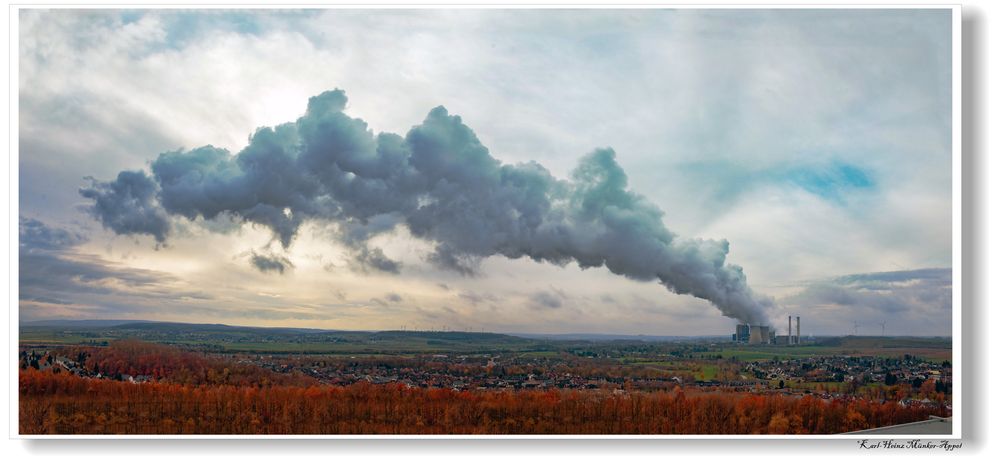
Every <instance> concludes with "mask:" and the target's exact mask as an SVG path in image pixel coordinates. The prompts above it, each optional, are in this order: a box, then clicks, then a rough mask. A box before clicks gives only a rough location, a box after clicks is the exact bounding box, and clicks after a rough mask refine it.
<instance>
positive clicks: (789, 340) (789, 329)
mask: <svg viewBox="0 0 999 456" xmlns="http://www.w3.org/2000/svg"><path fill="white" fill-rule="evenodd" d="M791 343H792V342H791V316H790V315H788V316H787V344H788V345H791Z"/></svg>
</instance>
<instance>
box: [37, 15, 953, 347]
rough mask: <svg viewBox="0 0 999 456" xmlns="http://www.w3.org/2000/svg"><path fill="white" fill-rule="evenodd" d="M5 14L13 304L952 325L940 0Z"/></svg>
mask: <svg viewBox="0 0 999 456" xmlns="http://www.w3.org/2000/svg"><path fill="white" fill-rule="evenodd" d="M19 27H20V28H19V83H20V88H19V90H20V91H19V93H20V96H19V119H18V120H19V124H18V125H19V127H18V133H19V141H20V142H19V145H20V150H19V151H18V153H19V155H18V157H19V189H18V190H19V205H20V208H19V215H20V218H19V220H20V245H19V261H20V268H19V274H20V280H19V290H20V291H19V297H20V299H19V311H20V319H21V320H22V321H24V320H38V319H52V318H116V319H152V320H165V321H188V322H218V323H228V324H248V325H262V326H297V327H318V328H338V329H398V328H402V327H406V328H408V329H426V328H441V327H444V326H447V327H448V328H452V329H476V330H479V329H484V330H487V331H506V332H545V333H566V332H602V333H619V334H620V333H628V334H657V335H667V334H675V335H699V334H728V333H731V332H732V328H733V324H734V323H735V322H736V321H739V320H761V321H773V322H775V323H777V324H778V328H781V327H782V323H781V322H782V321H784V320H785V319H786V316H787V315H788V314H794V315H801V316H802V332H803V334H846V333H852V332H853V331H854V321H858V322H859V323H860V328H859V330H858V332H859V333H861V334H880V333H881V325H880V322H883V321H884V322H887V323H886V331H887V332H888V333H889V334H915V333H923V334H928V335H949V334H950V331H951V329H950V328H951V312H952V309H951V264H952V261H951V253H952V252H951V242H952V237H951V236H952V231H951V221H952V218H951V210H952V194H951V186H952V178H951V159H952V154H951V134H952V128H951V83H952V75H951V41H950V37H951V18H950V12H949V11H948V10H924V11H908V10H884V11H881V10H857V11H848V10H834V11H830V10H803V11H795V10H735V11H726V10H707V11H706V10H679V11H665V10H623V11H612V10H520V11H504V10H443V11H442V10H319V11H270V10H263V11H241V12H217V11H207V10H203V11H193V12H191V11H116V10H100V11H74V10H55V11H40V10H26V11H22V12H21V15H20V20H19Z"/></svg>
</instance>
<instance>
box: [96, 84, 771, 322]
mask: <svg viewBox="0 0 999 456" xmlns="http://www.w3.org/2000/svg"><path fill="white" fill-rule="evenodd" d="M346 103H347V98H346V95H345V94H344V93H343V92H342V91H340V90H334V91H329V92H325V93H323V94H320V95H318V96H316V97H313V98H311V99H310V100H309V104H308V109H307V111H306V114H305V115H304V116H303V117H301V118H299V119H298V120H297V121H296V122H294V123H287V124H283V125H279V126H277V127H273V128H261V129H258V130H257V131H256V132H255V133H254V134H253V136H252V137H251V139H250V144H249V145H248V146H247V147H246V148H245V149H243V150H242V151H240V152H239V153H238V154H235V155H233V154H230V153H229V152H228V151H225V150H222V149H218V148H215V147H212V146H204V147H200V148H197V149H193V150H189V151H175V152H166V153H163V154H161V155H160V156H159V157H158V158H157V159H156V160H155V161H153V163H152V164H151V166H150V170H151V174H146V173H145V172H143V171H123V172H122V173H120V174H119V175H118V176H117V178H116V179H115V180H113V181H110V182H97V181H94V182H92V184H91V186H90V187H88V188H85V189H82V190H81V194H82V195H83V196H84V197H86V198H90V199H92V200H94V205H93V206H92V214H93V215H94V216H95V217H96V218H97V219H98V220H100V221H101V222H102V223H103V224H104V226H105V227H107V228H109V229H111V230H113V231H115V232H116V233H120V234H142V233H145V234H149V235H152V236H153V237H154V238H156V240H157V241H158V242H164V241H165V240H166V238H167V235H168V234H169V232H170V230H169V219H168V218H167V214H170V215H173V216H183V217H186V218H188V219H191V220H194V219H197V218H199V217H202V218H204V219H208V220H210V219H214V218H216V217H218V216H220V215H222V214H226V215H227V216H231V217H235V218H236V219H238V220H242V221H244V222H248V223H254V224H258V225H262V226H266V227H268V228H269V229H270V230H271V231H272V232H273V233H274V235H275V237H276V238H277V239H278V240H279V241H280V243H281V244H282V245H283V246H284V247H288V246H289V245H290V244H291V243H292V242H293V240H294V238H295V236H296V234H297V233H298V230H299V228H300V227H301V225H302V223H304V222H305V221H308V220H314V221H323V222H326V223H331V224H336V225H337V226H339V227H340V229H338V230H336V232H337V233H339V239H340V240H341V241H342V242H343V243H344V244H345V245H346V246H348V247H349V248H351V249H353V250H354V251H355V255H354V260H355V262H356V263H357V264H359V265H362V267H363V268H368V267H370V268H373V269H377V270H382V271H388V272H398V269H399V268H398V266H399V265H398V263H397V262H394V261H393V260H390V259H388V258H387V257H385V255H384V253H383V252H381V251H380V250H377V249H376V248H373V247H369V246H368V241H369V240H370V239H371V238H372V237H373V236H375V235H377V234H378V233H383V232H386V231H388V230H391V229H394V228H395V227H396V226H403V227H405V228H406V229H407V230H408V231H409V232H410V233H411V234H412V235H414V236H415V237H417V238H421V239H424V240H427V241H429V242H431V243H433V244H434V252H433V253H432V254H431V255H430V257H429V260H430V261H432V262H434V263H436V264H437V265H439V266H442V267H445V268H449V269H452V270H456V271H459V272H462V273H465V274H471V273H474V271H475V268H476V267H477V265H478V263H479V261H480V260H481V259H482V258H485V257H489V256H492V255H503V256H505V257H508V258H521V257H529V258H531V259H533V260H535V261H539V262H540V261H544V262H549V263H553V264H556V265H566V264H568V263H570V262H576V263H577V264H579V265H580V266H581V267H583V268H590V267H601V266H603V267H606V268H608V269H609V270H610V271H612V272H614V273H615V274H619V275H623V276H626V277H629V278H632V279H635V280H642V281H648V280H657V281H659V282H661V283H662V284H663V285H665V286H666V287H667V288H669V289H670V290H672V291H674V292H676V293H681V294H690V295H693V296H696V297H699V298H703V299H706V300H708V301H710V302H712V303H713V304H714V305H715V306H716V307H718V309H719V310H721V312H722V313H723V314H724V315H726V316H728V317H731V318H735V319H738V320H740V321H743V322H752V323H762V322H767V321H768V318H767V316H766V309H767V307H769V306H770V305H771V300H770V299H769V298H766V297H763V296H759V295H756V294H754V293H753V292H752V291H751V290H750V288H749V287H748V285H747V284H746V277H745V275H744V274H743V272H742V269H741V268H740V267H738V266H735V265H730V264H726V262H725V259H726V256H727V255H728V248H729V246H728V242H727V241H724V240H720V241H716V240H702V239H684V238H680V237H677V236H676V235H675V234H674V233H672V232H670V231H669V230H668V229H667V228H666V227H665V226H664V225H663V221H662V217H663V213H662V211H661V210H660V209H659V208H658V207H656V206H655V205H654V204H652V203H651V202H649V201H648V200H647V199H646V198H644V197H643V196H641V195H638V194H635V193H633V192H631V191H629V190H628V179H627V176H626V175H625V172H624V170H623V169H621V167H620V166H619V165H618V164H617V162H616V160H615V153H614V151H613V150H612V149H598V150H596V151H594V152H592V153H590V154H588V155H586V156H584V157H582V158H581V159H580V161H579V164H578V166H577V167H576V169H575V170H574V171H573V173H572V175H571V178H570V179H569V180H560V179H556V178H554V177H553V176H552V175H551V173H549V172H548V170H547V169H545V168H544V167H542V166H541V165H539V164H537V163H534V162H530V163H518V164H503V163H501V162H500V161H498V160H496V159H495V158H493V157H492V156H491V155H490V153H489V150H488V149H486V147H485V146H483V145H482V144H481V143H480V142H479V140H478V138H477V137H476V135H475V133H474V132H473V131H472V130H471V129H470V128H468V127H467V126H465V125H464V124H463V123H462V121H461V118H460V117H458V116H452V115H450V114H449V113H448V111H447V110H446V109H444V108H443V107H437V108H434V109H433V110H431V111H430V113H429V114H428V115H427V117H426V118H425V119H424V120H423V122H422V123H421V124H420V125H417V126H415V127H413V128H412V129H411V130H410V131H409V132H408V133H407V134H406V135H405V137H403V136H399V135H395V134H390V133H381V134H377V135H376V134H374V133H373V132H371V131H370V130H369V129H368V126H367V124H366V123H365V122H364V121H363V120H360V119H355V118H351V117H349V116H347V115H346V114H344V112H343V110H344V108H345V106H346Z"/></svg>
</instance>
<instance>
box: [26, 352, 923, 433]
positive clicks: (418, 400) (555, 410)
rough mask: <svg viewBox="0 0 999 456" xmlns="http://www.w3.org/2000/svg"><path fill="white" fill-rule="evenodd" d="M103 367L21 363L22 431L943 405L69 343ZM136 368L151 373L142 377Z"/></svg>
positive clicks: (777, 416) (541, 426)
mask: <svg viewBox="0 0 999 456" xmlns="http://www.w3.org/2000/svg"><path fill="white" fill-rule="evenodd" d="M57 355H58V356H59V357H64V359H71V360H74V361H75V362H76V363H78V364H80V365H83V366H87V369H88V370H91V371H93V372H100V373H101V375H100V377H101V378H94V377H86V376H80V375H75V374H74V373H72V372H70V371H68V370H67V369H64V368H62V369H61V368H59V367H58V366H54V367H50V368H48V369H41V370H40V369H37V368H36V367H35V366H34V365H31V364H29V365H22V366H21V369H20V381H19V400H20V408H19V412H20V413H19V417H20V433H21V434H834V433H841V432H847V431H854V430H861V429H867V428H872V427H879V426H887V425H893V424H900V423H907V422H912V421H918V420H924V419H927V418H928V417H929V415H930V414H931V413H932V414H940V412H941V411H940V410H938V409H935V408H932V407H923V406H920V405H919V404H918V403H917V404H913V405H901V404H900V403H899V401H897V400H884V399H869V398H859V397H853V398H837V399H831V400H830V399H823V398H820V397H816V396H812V395H792V394H781V393H774V392H766V393H749V392H735V391H722V390H701V389H697V388H689V389H685V388H681V387H674V388H672V389H670V390H661V391H629V390H605V389H596V390H581V391H580V390H562V389H555V388H551V389H544V390H482V391H479V390H473V391H455V390H453V389H449V388H413V387H410V386H408V385H404V384H400V383H387V384H371V383H367V382H358V383H355V384H351V385H346V386H333V385H325V384H321V383H319V382H317V381H315V380H314V379H311V378H309V377H306V376H300V375H292V374H282V373H277V372H273V371H270V370H267V369H264V368H261V367H258V366H253V365H246V364H240V363H234V362H231V361H228V360H226V359H220V358H212V357H207V356H204V355H202V354H199V353H194V352H188V351H184V350H181V349H177V348H172V347H165V346H162V345H154V344H148V343H144V342H129V341H123V342H117V343H115V344H112V346H111V347H108V348H101V349H96V348H93V347H87V348H81V349H63V350H60V351H58V352H57ZM123 375H129V376H134V375H143V376H148V377H149V378H150V381H145V382H141V383H135V382H131V381H127V380H119V379H121V378H124V377H123Z"/></svg>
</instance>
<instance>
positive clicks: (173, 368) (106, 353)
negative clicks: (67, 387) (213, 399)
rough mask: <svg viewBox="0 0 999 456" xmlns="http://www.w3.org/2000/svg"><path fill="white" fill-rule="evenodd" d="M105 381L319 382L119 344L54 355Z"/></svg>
mask: <svg viewBox="0 0 999 456" xmlns="http://www.w3.org/2000/svg"><path fill="white" fill-rule="evenodd" d="M54 354H55V355H56V356H60V357H65V358H68V359H69V360H70V361H73V362H75V363H77V364H78V365H80V366H82V367H83V368H84V369H86V370H87V371H88V372H91V373H93V374H101V376H102V377H108V378H111V379H118V380H120V379H122V378H123V376H125V375H129V376H132V377H137V376H140V375H141V376H147V377H150V378H152V379H154V380H157V381H164V382H169V383H176V384H179V385H189V386H198V385H233V386H271V385H281V386H309V385H315V384H317V383H318V382H317V381H316V380H315V379H313V378H312V377H309V376H307V375H303V374H301V373H297V372H295V373H291V374H280V373H277V372H274V371H271V370H269V369H264V368H262V367H259V366H254V365H252V364H247V363H233V362H229V361H226V360H223V359H217V358H210V357H206V356H202V355H200V354H198V353H195V352H190V351H184V350H181V349H180V348H177V347H171V346H167V345H158V344H152V343H148V342H142V341H137V340H119V341H114V342H111V344H110V346H108V347H86V346H74V347H63V348H60V349H58V350H56V351H55V352H54Z"/></svg>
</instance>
